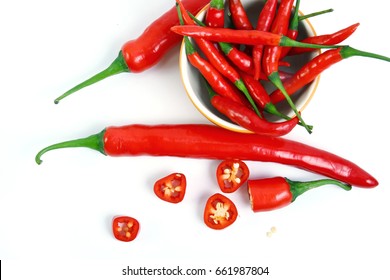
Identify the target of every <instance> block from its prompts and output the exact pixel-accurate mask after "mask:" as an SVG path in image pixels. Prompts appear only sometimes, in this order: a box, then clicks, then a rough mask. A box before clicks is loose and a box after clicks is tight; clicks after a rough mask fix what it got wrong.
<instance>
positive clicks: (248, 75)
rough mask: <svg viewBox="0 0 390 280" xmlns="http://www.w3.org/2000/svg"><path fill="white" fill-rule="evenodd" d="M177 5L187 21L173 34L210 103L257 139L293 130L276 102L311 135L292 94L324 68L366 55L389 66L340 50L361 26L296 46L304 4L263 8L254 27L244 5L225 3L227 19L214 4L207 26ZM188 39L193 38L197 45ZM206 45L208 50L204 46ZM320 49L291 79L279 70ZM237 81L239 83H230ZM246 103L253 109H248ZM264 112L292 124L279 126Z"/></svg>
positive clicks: (290, 1) (271, 3) (272, 1)
mask: <svg viewBox="0 0 390 280" xmlns="http://www.w3.org/2000/svg"><path fill="white" fill-rule="evenodd" d="M176 2H177V3H178V5H179V6H180V9H178V12H179V14H180V15H181V16H182V17H183V19H184V20H183V21H182V22H181V26H174V27H172V28H171V30H172V31H174V32H176V33H178V34H181V35H183V36H185V44H186V51H187V56H188V60H189V61H190V63H191V64H192V65H193V66H194V67H196V68H198V69H199V71H200V72H201V75H202V76H203V77H204V78H205V79H206V83H205V86H206V88H207V90H208V92H209V94H210V97H211V98H210V104H211V105H212V106H214V108H215V109H217V111H219V112H220V113H222V114H223V115H224V116H225V117H227V118H228V119H229V120H230V121H231V122H233V123H235V124H238V125H240V126H242V127H243V128H246V129H247V130H249V131H252V132H254V133H257V134H263V135H272V136H281V135H285V134H287V133H289V132H290V131H291V129H292V127H291V123H292V121H291V119H290V118H289V117H288V116H286V115H285V114H283V113H281V112H280V110H279V109H278V108H279V106H278V105H277V103H279V102H281V101H285V102H287V104H288V105H289V106H290V107H291V109H292V110H293V112H294V113H295V116H296V117H295V118H297V119H298V122H297V121H294V122H295V124H299V125H301V126H303V127H305V128H306V130H307V131H308V132H309V133H311V131H312V126H310V125H307V124H306V123H305V121H304V120H303V119H302V116H301V113H300V112H299V111H298V109H297V108H296V106H295V104H294V102H293V100H292V98H291V97H290V96H291V95H293V94H295V93H297V92H301V91H302V90H303V88H304V87H305V86H306V85H308V84H309V83H311V82H312V81H313V80H314V79H315V78H317V77H318V75H320V74H321V73H322V72H323V71H324V70H325V69H327V68H328V67H330V66H331V65H333V64H335V63H337V62H339V61H341V60H343V59H345V58H348V57H351V56H365V57H371V58H376V59H381V60H385V61H390V58H388V57H385V56H381V55H377V54H373V53H369V52H364V51H360V50H357V49H354V48H352V47H350V46H338V45H335V44H339V43H341V42H343V41H344V40H346V39H347V38H348V37H349V36H351V35H352V34H353V33H354V31H355V30H356V29H357V27H358V26H359V23H355V24H353V25H351V26H349V27H347V28H344V29H341V30H339V31H337V32H334V33H331V34H325V35H320V36H312V37H306V38H303V39H302V40H300V41H297V38H298V35H299V34H298V32H299V28H298V27H299V22H300V20H302V19H305V18H307V17H302V16H300V15H299V12H298V11H299V5H300V0H296V1H294V0H281V1H276V0H268V1H265V3H263V2H261V3H259V5H263V6H262V9H261V10H260V12H259V15H258V18H257V21H256V24H255V25H254V24H252V22H250V20H249V16H248V14H247V12H246V10H245V8H244V5H243V4H242V3H241V1H240V0H228V1H226V5H225V7H226V8H225V9H227V10H226V11H225V14H223V12H224V11H223V5H222V2H223V1H211V2H210V6H209V8H208V10H207V11H206V23H203V22H201V21H199V20H198V19H196V18H195V17H194V16H193V15H191V14H189V13H188V9H186V7H185V5H184V3H182V1H181V0H176ZM294 2H295V6H294ZM330 11H332V10H331V9H329V10H324V11H320V12H317V13H313V14H310V15H309V16H308V17H310V16H316V15H319V14H323V13H327V12H330ZM215 15H218V16H215ZM226 15H229V16H230V17H227V16H226ZM189 17H191V18H192V20H191V19H189ZM221 18H225V19H226V18H228V19H230V21H229V22H227V20H225V25H224V26H222V23H221ZM225 26H226V28H225ZM188 37H191V38H193V42H191V41H190V40H189V39H188ZM206 43H207V45H208V46H209V47H208V48H204V47H202V46H203V45H204V44H206ZM193 44H197V45H198V46H199V48H200V50H201V51H202V52H203V53H196V55H197V56H198V57H202V55H204V56H205V58H202V62H201V63H200V61H199V60H198V61H196V62H195V61H194V59H193V56H194V50H195V47H194V46H193ZM318 48H327V49H329V50H326V51H324V52H323V53H320V52H318V55H316V56H314V58H312V59H311V60H310V61H308V62H307V63H305V64H304V65H303V66H302V67H301V68H300V69H298V70H297V71H296V72H287V74H286V72H284V71H281V70H280V66H285V67H286V66H287V68H288V66H289V63H286V61H285V60H284V59H285V58H289V57H291V56H295V55H298V54H301V53H307V52H313V50H315V49H318ZM211 49H212V50H211ZM211 52H212V53H213V54H212V56H213V57H217V56H218V57H219V59H218V61H216V60H215V59H213V58H210V57H211V55H210V53H211ZM313 55H314V54H313ZM208 63H210V64H208ZM200 64H202V65H200ZM206 68H207V70H208V72H207V73H206V72H205V69H206ZM287 71H289V70H287ZM232 73H234V74H232ZM229 75H230V76H229ZM232 76H234V78H231V77H232ZM269 82H271V84H272V85H273V86H274V87H276V89H272V90H269V91H266V89H265V88H266V86H265V85H266V83H269ZM222 84H223V90H222V91H221V85H222ZM234 86H235V87H236V88H235V87H234ZM267 88H269V87H267ZM237 89H239V91H238V90H237ZM240 91H241V92H240ZM233 93H234V95H235V96H234V99H235V100H233V98H231V100H230V101H229V100H227V99H228V98H229V95H232V94H233ZM240 93H241V95H242V97H245V98H246V99H247V102H246V103H245V102H242V100H241V101H240V103H241V104H237V99H239V98H238V96H239V94H240ZM229 102H230V103H229ZM247 103H249V104H250V105H251V106H250V107H248V104H247ZM277 106H278V107H277ZM264 112H267V113H270V114H273V115H276V116H278V117H280V118H282V119H286V120H287V121H284V122H283V123H281V122H278V123H277V124H275V123H273V122H271V121H270V118H269V115H267V114H264ZM259 124H261V126H260V125H259ZM276 126H279V127H285V128H286V127H287V126H289V127H290V128H291V129H284V130H283V132H281V131H280V130H275V129H273V130H272V129H271V127H276ZM271 131H273V132H271Z"/></svg>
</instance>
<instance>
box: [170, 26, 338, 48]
mask: <svg viewBox="0 0 390 280" xmlns="http://www.w3.org/2000/svg"><path fill="white" fill-rule="evenodd" d="M171 30H172V31H173V32H175V33H177V34H180V35H183V36H189V37H192V38H204V39H207V40H210V41H213V42H227V43H235V44H244V45H268V46H282V47H302V48H315V49H320V48H336V47H337V46H330V45H315V44H307V43H303V42H298V41H295V40H292V39H290V38H288V37H287V36H284V35H281V34H274V33H271V32H265V31H259V30H237V29H230V28H213V27H204V26H196V25H184V26H183V25H176V26H173V27H172V28H171Z"/></svg>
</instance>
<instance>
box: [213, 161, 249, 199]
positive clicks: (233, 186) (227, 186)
mask: <svg viewBox="0 0 390 280" xmlns="http://www.w3.org/2000/svg"><path fill="white" fill-rule="evenodd" d="M249 173H250V172H249V168H248V166H247V165H246V163H245V162H243V161H241V160H230V159H229V160H224V161H222V162H221V163H220V164H219V165H218V167H217V172H216V176H217V182H218V186H219V187H220V189H221V191H222V192H224V193H232V192H235V191H236V190H238V189H239V188H240V187H241V186H242V185H243V184H245V183H246V181H247V180H248V178H249Z"/></svg>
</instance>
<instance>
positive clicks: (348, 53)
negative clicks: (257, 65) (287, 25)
mask: <svg viewBox="0 0 390 280" xmlns="http://www.w3.org/2000/svg"><path fill="white" fill-rule="evenodd" d="M353 56H362V57H370V58H376V59H380V60H384V61H388V62H390V58H389V57H386V56H382V55H378V54H374V53H369V52H365V51H360V50H357V49H354V48H352V47H350V46H344V47H341V48H338V49H332V50H327V51H326V52H323V53H321V54H319V55H317V56H315V57H314V58H313V59H312V60H310V61H309V62H308V63H306V64H305V65H304V66H302V67H301V69H299V70H298V71H297V72H296V73H295V74H294V75H293V77H291V79H289V80H287V81H285V82H284V89H285V90H286V92H287V93H288V94H289V95H292V94H294V93H295V92H296V91H297V90H299V89H300V88H302V87H304V86H305V85H307V84H309V83H310V82H312V81H313V80H314V79H315V78H316V77H317V76H318V75H320V74H321V73H322V72H323V71H325V70H326V69H328V68H329V67H330V66H332V65H334V64H336V63H338V62H340V61H341V60H343V59H347V58H349V57H353ZM270 98H271V101H272V102H273V103H274V104H276V103H278V102H280V101H282V100H285V96H284V94H283V93H282V92H281V91H280V90H278V89H277V90H275V91H273V92H272V93H271V94H270Z"/></svg>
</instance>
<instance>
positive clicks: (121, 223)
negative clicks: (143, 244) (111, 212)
mask: <svg viewBox="0 0 390 280" xmlns="http://www.w3.org/2000/svg"><path fill="white" fill-rule="evenodd" d="M112 231H113V234H114V237H115V238H116V239H118V240H119V241H124V242H130V241H133V240H134V239H135V238H136V237H137V235H138V231H139V222H138V220H137V219H135V218H132V217H128V216H118V217H114V219H113V220H112Z"/></svg>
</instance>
